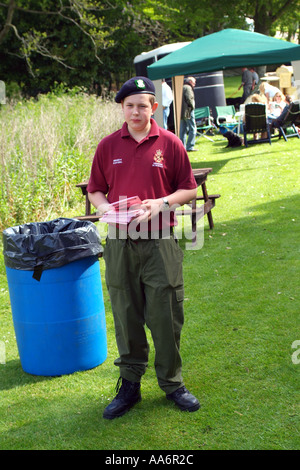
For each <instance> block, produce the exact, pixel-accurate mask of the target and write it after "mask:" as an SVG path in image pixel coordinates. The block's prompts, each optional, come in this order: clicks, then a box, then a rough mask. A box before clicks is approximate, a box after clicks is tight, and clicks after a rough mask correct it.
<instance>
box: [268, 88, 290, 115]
mask: <svg viewBox="0 0 300 470" xmlns="http://www.w3.org/2000/svg"><path fill="white" fill-rule="evenodd" d="M286 105H287V102H286V97H285V96H284V94H283V93H281V91H278V92H277V93H275V95H274V98H273V100H272V101H270V102H269V116H270V117H271V118H274V119H276V118H277V117H279V116H280V114H281V113H282V111H283V110H284V108H285V107H286Z"/></svg>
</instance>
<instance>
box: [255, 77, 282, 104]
mask: <svg viewBox="0 0 300 470" xmlns="http://www.w3.org/2000/svg"><path fill="white" fill-rule="evenodd" d="M259 91H260V93H261V94H263V95H265V96H266V98H267V100H268V103H270V102H271V101H272V100H273V98H274V96H275V95H276V93H281V91H280V90H279V88H277V87H276V86H274V85H270V83H268V82H263V83H261V84H260V85H259Z"/></svg>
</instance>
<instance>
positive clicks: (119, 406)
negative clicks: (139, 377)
mask: <svg viewBox="0 0 300 470" xmlns="http://www.w3.org/2000/svg"><path fill="white" fill-rule="evenodd" d="M121 380H122V385H121V387H120V381H121ZM116 392H117V395H116V397H115V398H114V399H113V401H112V402H111V403H110V404H109V405H108V406H107V407H106V408H105V410H104V412H103V418H105V419H114V418H118V417H119V416H123V415H124V414H125V413H126V412H127V411H129V410H130V408H132V407H133V406H134V405H135V404H136V403H138V402H139V401H141V399H142V397H141V384H140V383H139V382H138V383H137V382H129V381H128V380H126V379H123V378H121V377H120V378H119V380H118V383H117V387H116Z"/></svg>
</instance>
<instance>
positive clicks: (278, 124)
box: [272, 100, 300, 142]
mask: <svg viewBox="0 0 300 470" xmlns="http://www.w3.org/2000/svg"><path fill="white" fill-rule="evenodd" d="M296 126H298V127H300V102H299V100H297V101H294V102H292V103H291V104H290V106H289V108H288V111H287V113H286V115H285V116H284V118H283V120H282V121H280V119H276V120H275V121H274V122H273V123H272V127H275V128H278V129H279V138H280V137H281V136H283V138H284V140H285V141H286V142H287V140H288V139H289V138H290V137H298V139H300V136H299V133H298V130H297V128H296ZM287 129H293V131H292V132H287Z"/></svg>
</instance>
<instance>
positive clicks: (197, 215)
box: [75, 168, 220, 243]
mask: <svg viewBox="0 0 300 470" xmlns="http://www.w3.org/2000/svg"><path fill="white" fill-rule="evenodd" d="M211 172H212V168H196V169H193V174H194V177H195V180H196V183H197V186H198V187H199V186H201V190H202V196H197V197H196V198H195V199H193V200H192V201H190V202H189V203H188V204H187V205H188V206H189V209H187V208H185V207H184V206H183V208H182V209H177V210H176V215H177V216H185V215H189V216H190V217H191V223H192V232H193V240H192V242H193V243H196V237H197V222H198V220H200V219H201V218H202V217H204V216H205V215H207V218H208V223H209V228H210V229H212V228H213V227H214V222H213V217H212V213H211V210H212V209H213V208H214V207H215V200H216V199H218V198H219V197H220V194H212V195H209V194H208V193H207V189H206V180H207V176H208V175H209V173H211ZM87 184H88V181H84V182H82V183H79V184H76V187H77V188H80V189H81V191H82V194H83V195H84V196H85V215H82V216H78V217H75V218H76V219H78V220H89V221H91V222H97V221H98V220H99V216H98V215H97V214H96V212H94V213H91V203H90V201H89V198H88V193H87V190H86V188H87ZM197 201H203V204H201V205H200V206H197Z"/></svg>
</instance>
